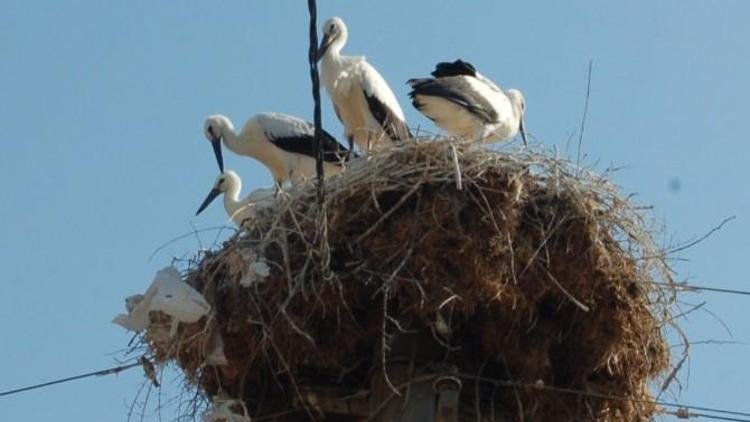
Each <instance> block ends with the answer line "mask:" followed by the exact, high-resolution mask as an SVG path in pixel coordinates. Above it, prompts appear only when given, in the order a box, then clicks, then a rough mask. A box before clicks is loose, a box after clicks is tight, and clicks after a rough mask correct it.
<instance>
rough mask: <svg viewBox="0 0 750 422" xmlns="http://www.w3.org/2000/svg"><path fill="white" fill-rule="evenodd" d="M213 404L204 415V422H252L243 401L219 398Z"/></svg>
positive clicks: (214, 399)
mask: <svg viewBox="0 0 750 422" xmlns="http://www.w3.org/2000/svg"><path fill="white" fill-rule="evenodd" d="M213 402H214V404H213V406H211V408H210V409H208V411H206V413H204V414H203V422H252V421H251V419H250V416H248V414H247V408H246V407H245V403H244V402H243V401H242V400H235V399H230V398H225V397H219V396H217V397H214V398H213ZM237 412H241V413H237Z"/></svg>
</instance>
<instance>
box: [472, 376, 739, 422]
mask: <svg viewBox="0 0 750 422" xmlns="http://www.w3.org/2000/svg"><path fill="white" fill-rule="evenodd" d="M459 376H460V377H461V378H466V379H472V380H476V381H482V382H487V383H491V384H493V385H496V386H498V387H515V388H519V387H521V388H528V389H532V390H533V389H537V390H546V391H553V392H557V393H566V394H576V395H580V396H588V397H594V398H599V399H607V400H619V401H630V402H634V403H647V404H655V405H659V406H665V407H674V408H677V409H688V410H697V411H701V412H711V413H720V414H725V415H732V416H744V417H747V418H750V413H748V412H739V411H734V410H724V409H717V408H712V407H705V406H693V405H688V404H681V403H672V402H665V401H658V400H646V399H637V398H633V397H626V396H612V395H609V394H604V393H596V392H593V391H583V390H576V389H573V388H565V387H555V386H550V385H545V384H544V383H524V382H519V381H511V380H501V379H493V378H484V377H478V376H476V375H472V374H466V373H461V374H459ZM695 416H704V417H708V415H699V414H695ZM711 417H713V416H711ZM727 420H733V419H727ZM738 420H742V421H745V419H738ZM748 421H750V419H748Z"/></svg>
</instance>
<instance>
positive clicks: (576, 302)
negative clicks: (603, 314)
mask: <svg viewBox="0 0 750 422" xmlns="http://www.w3.org/2000/svg"><path fill="white" fill-rule="evenodd" d="M544 272H546V273H547V277H549V279H550V280H552V282H553V283H555V286H557V288H558V289H560V291H561V292H563V293H564V294H565V296H567V297H568V299H570V301H571V302H573V303H574V304H575V305H576V306H578V307H579V308H581V310H582V311H583V312H588V311H589V307H588V306H586V305H584V304H583V303H582V302H581V301H580V300H578V299H576V298H575V296H573V295H572V294H571V293H570V292H569V291H568V290H566V289H565V287H563V285H562V284H560V282H559V281H557V279H556V278H555V276H553V275H552V273H551V272H549V270H548V269H546V268H545V269H544Z"/></svg>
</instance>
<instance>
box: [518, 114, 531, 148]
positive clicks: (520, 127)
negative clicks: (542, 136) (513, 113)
mask: <svg viewBox="0 0 750 422" xmlns="http://www.w3.org/2000/svg"><path fill="white" fill-rule="evenodd" d="M518 129H519V132H521V139H523V146H525V147H527V146H529V144H528V142H526V129H525V128H524V123H523V117H522V118H521V124H520V125H519V128H518Z"/></svg>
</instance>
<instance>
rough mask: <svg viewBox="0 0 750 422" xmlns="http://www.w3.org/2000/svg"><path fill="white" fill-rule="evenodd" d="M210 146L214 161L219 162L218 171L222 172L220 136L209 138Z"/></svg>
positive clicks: (222, 160) (222, 159)
mask: <svg viewBox="0 0 750 422" xmlns="http://www.w3.org/2000/svg"><path fill="white" fill-rule="evenodd" d="M211 146H212V147H213V148H214V155H215V156H216V163H217V164H219V171H220V172H222V173H224V157H222V155H221V138H214V139H211Z"/></svg>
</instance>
